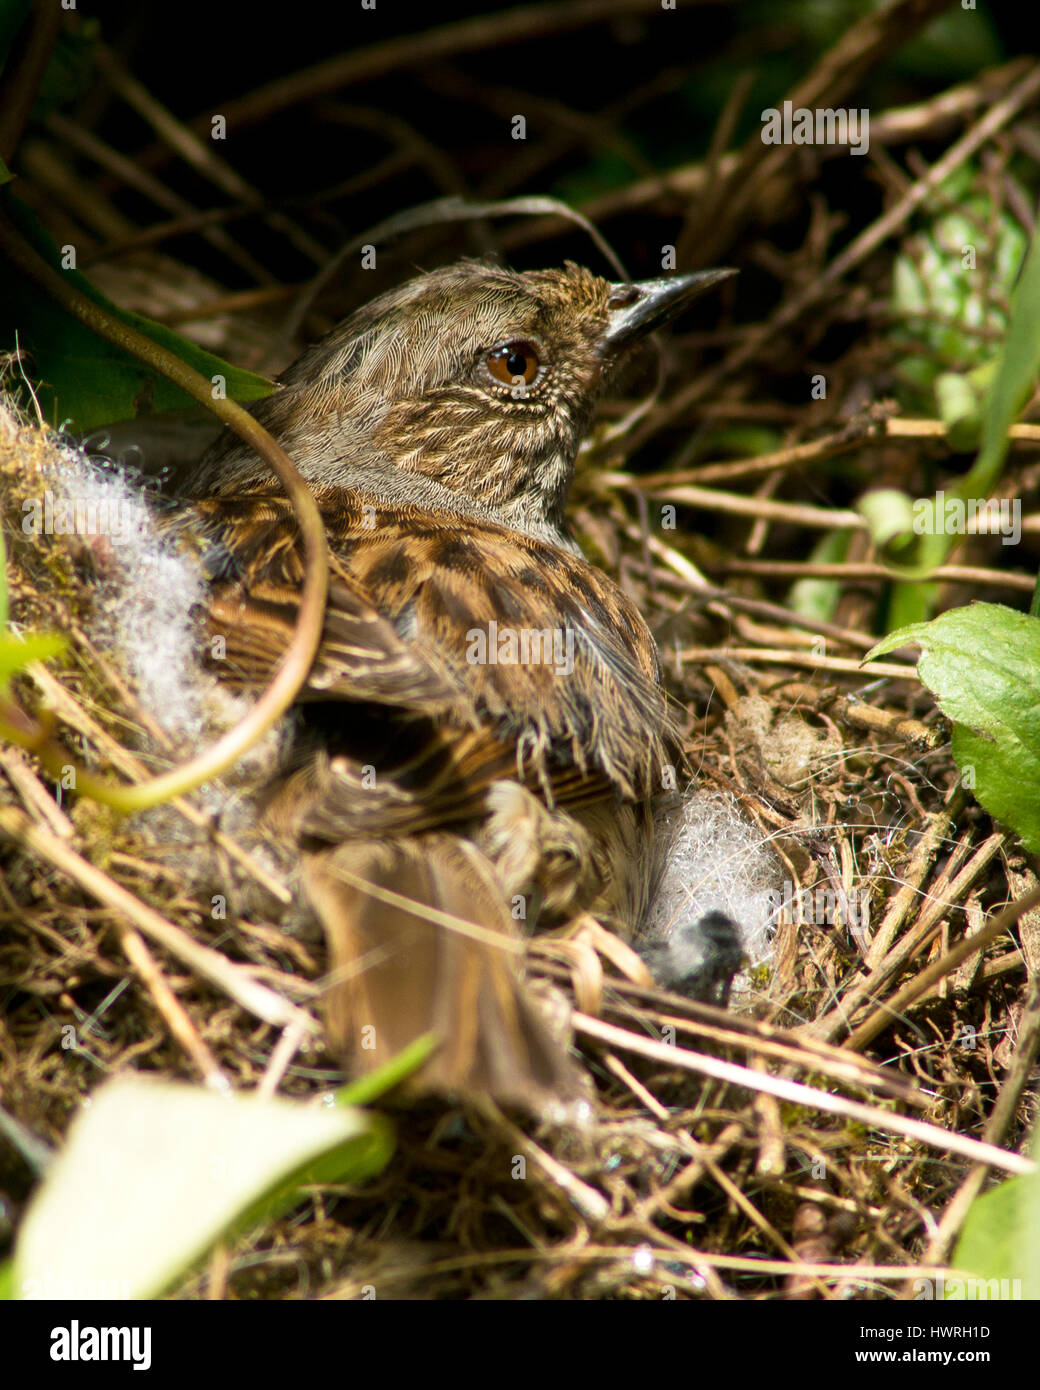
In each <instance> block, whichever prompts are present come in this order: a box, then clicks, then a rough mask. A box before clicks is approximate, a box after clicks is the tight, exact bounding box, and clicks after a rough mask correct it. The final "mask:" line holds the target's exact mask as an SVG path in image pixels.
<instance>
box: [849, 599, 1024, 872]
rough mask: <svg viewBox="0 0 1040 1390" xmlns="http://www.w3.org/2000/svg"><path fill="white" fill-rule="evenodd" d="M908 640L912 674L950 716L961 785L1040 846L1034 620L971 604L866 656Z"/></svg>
mask: <svg viewBox="0 0 1040 1390" xmlns="http://www.w3.org/2000/svg"><path fill="white" fill-rule="evenodd" d="M911 642H913V643H916V644H917V645H919V646H920V648H921V658H920V661H919V662H918V666H917V671H918V675H919V676H920V677H921V680H922V681H924V683H925V685H927V686H928V688H929V690H931V691H932V693H933V694H934V696H935V698H936V700H937V701H938V703H939V706H940V708H941V709H942V710H943V712H944V713H945V714H947V715H948V716H949V717H950V718H951V719H952V720H953V721H954V731H953V755H954V757H955V758H956V760H957V766H958V767H959V768H960V770H961V775H962V777H963V779H964V783H965V786H967V787H969V788H970V789H971V790H972V791H973V793H974V795H975V797H976V798H977V799H978V801H979V802H980V803H981V804H982V805H983V806H984V807H985V808H986V810H987V811H988V812H989V813H990V815H992V816H995V817H996V819H997V820H1001V821H1003V822H1005V824H1007V825H1009V826H1011V828H1012V829H1013V830H1014V831H1015V833H1016V834H1017V835H1019V836H1020V837H1021V839H1022V841H1023V843H1024V844H1025V845H1027V846H1028V848H1030V849H1031V850H1033V851H1034V852H1036V851H1040V794H1038V793H1040V694H1038V692H1040V619H1037V618H1034V617H1030V616H1029V615H1028V614H1025V613H1019V612H1016V611H1015V609H1013V608H1005V607H1004V606H1003V605H1002V604H997V603H972V604H970V605H969V606H968V607H966V608H951V609H950V610H949V611H948V612H946V613H942V614H940V615H939V617H938V618H935V619H933V620H932V622H930V623H914V624H912V625H911V626H909V627H903V628H899V629H897V631H895V632H892V633H890V634H889V635H888V636H887V637H886V638H885V639H884V640H883V641H882V642H879V643H878V645H877V646H876V647H875V648H874V649H873V650H872V651H871V652H870V653H869V654H868V657H867V659H868V660H869V659H871V658H873V657H875V656H881V655H883V654H884V653H885V652H890V651H892V650H894V648H896V647H901V646H904V645H906V644H907V643H911Z"/></svg>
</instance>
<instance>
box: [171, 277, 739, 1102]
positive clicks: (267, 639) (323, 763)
mask: <svg viewBox="0 0 1040 1390" xmlns="http://www.w3.org/2000/svg"><path fill="white" fill-rule="evenodd" d="M731 273H732V272H730V271H708V272H705V273H703V274H695V275H682V276H676V277H674V278H671V279H661V280H653V281H648V282H645V283H642V284H611V283H609V282H608V281H606V280H603V279H600V278H599V277H597V276H595V275H593V274H591V273H590V272H589V271H588V270H585V269H582V268H581V267H579V266H576V265H573V264H567V265H566V266H565V268H564V269H562V270H544V271H537V272H530V273H526V274H518V273H514V272H511V271H508V270H503V269H499V268H496V267H494V266H490V265H487V264H482V263H472V262H464V263H460V264H457V265H451V266H447V267H445V268H443V269H440V270H436V271H433V272H431V273H429V274H425V275H421V276H419V277H418V278H417V279H414V280H412V281H410V282H409V283H407V284H405V285H402V286H401V287H400V288H398V289H396V290H393V291H391V292H390V293H388V294H384V295H382V296H380V297H379V298H378V299H375V300H373V301H372V302H371V303H370V304H368V305H366V306H365V307H364V308H362V309H359V310H358V311H357V312H356V313H355V314H353V315H352V316H351V317H350V318H349V319H347V320H346V321H345V322H344V323H343V324H341V325H340V326H339V327H338V328H337V329H335V330H334V332H332V333H331V334H330V335H329V336H328V337H327V338H325V339H324V340H323V341H322V342H320V343H318V344H316V345H315V346H313V347H311V348H310V349H309V350H308V351H307V352H305V353H304V354H303V356H302V357H301V358H300V359H299V360H298V361H297V362H296V363H295V365H294V366H293V367H291V368H290V369H289V371H288V372H287V373H286V374H285V376H284V379H283V384H282V389H281V390H280V391H279V392H277V393H276V394H275V395H273V396H271V397H269V398H268V399H267V400H265V401H263V402H262V403H261V404H259V405H258V406H257V407H256V409H255V414H256V415H257V417H258V419H259V420H260V421H261V423H262V424H263V425H265V426H266V428H267V429H268V430H269V431H270V432H271V433H272V434H273V435H274V436H275V438H276V439H277V440H278V441H279V442H280V443H281V445H282V446H283V447H284V448H285V449H286V450H287V452H288V453H289V455H290V456H291V457H292V458H293V460H294V461H295V463H296V465H297V467H298V468H299V469H300V471H301V472H302V473H303V474H304V476H305V477H306V478H307V479H308V480H309V482H310V484H311V486H312V488H313V491H314V494H315V496H316V498H317V500H318V503H319V506H320V508H321V511H322V513H323V516H324V519H325V525H326V528H327V537H328V544H329V550H330V554H331V566H332V582H331V588H330V595H329V604H328V610H327V614H326V619H325V628H324V635H323V639H322V643H321V648H320V650H319V653H318V656H317V658H316V660H315V662H314V665H313V668H312V670H311V672H310V676H309V678H308V681H307V683H306V685H305V687H304V689H303V690H302V691H301V692H300V695H299V698H298V708H297V716H298V727H297V731H296V734H295V741H294V748H293V753H292V757H291V760H290V763H289V765H288V766H287V767H286V768H285V769H284V770H283V772H282V773H281V775H280V776H279V778H278V779H277V782H276V783H275V784H273V785H272V786H271V787H270V788H269V789H268V791H267V794H266V797H265V802H264V816H265V818H266V824H267V826H268V827H269V828H270V830H271V832H272V833H274V834H277V835H280V836H284V837H288V838H289V839H290V841H291V842H292V843H293V844H294V845H295V846H298V848H299V850H300V852H301V855H302V858H303V870H302V872H303V882H304V885H305V891H306V893H307V896H308V898H309V900H310V902H311V904H312V905H313V907H314V909H315V911H316V912H317V914H318V916H319V917H320V919H321V921H322V923H323V925H324V929H325V932H326V936H327V939H328V943H329V948H330V958H331V962H332V966H333V969H334V978H336V979H337V980H338V983H335V984H334V985H333V987H332V989H331V994H330V1000H329V1010H328V1014H329V1028H330V1033H331V1036H332V1039H333V1041H334V1043H335V1044H336V1045H337V1046H338V1047H340V1048H341V1049H342V1050H344V1051H345V1052H346V1053H348V1054H349V1056H350V1057H351V1059H352V1063H353V1066H354V1067H355V1068H358V1069H368V1068H371V1067H372V1066H375V1065H377V1064H380V1063H382V1062H383V1061H385V1060H386V1059H387V1058H388V1057H390V1056H392V1055H393V1054H394V1053H396V1052H397V1051H398V1050H399V1049H401V1048H402V1047H403V1046H405V1045H406V1044H407V1043H409V1042H411V1041H413V1040H414V1039H415V1038H417V1037H418V1036H420V1035H422V1034H425V1033H428V1032H432V1033H433V1034H434V1035H435V1037H436V1039H437V1040H438V1044H439V1045H438V1047H437V1050H436V1051H435V1053H434V1054H433V1056H432V1057H431V1058H430V1060H429V1061H428V1062H427V1064H426V1066H425V1068H424V1069H423V1072H422V1074H421V1077H420V1081H421V1084H422V1085H423V1086H425V1087H428V1088H435V1089H438V1090H443V1091H448V1092H473V1091H488V1092H490V1093H491V1094H493V1095H495V1096H496V1097H498V1098H500V1099H503V1100H509V1101H517V1102H520V1103H522V1104H525V1105H527V1106H531V1107H535V1108H542V1107H543V1106H544V1105H545V1103H546V1102H547V1101H548V1100H549V1099H550V1098H552V1097H562V1096H567V1095H571V1094H573V1092H574V1079H575V1072H574V1070H573V1068H572V1065H571V1063H570V1061H569V1059H568V1058H567V1056H566V1054H565V1052H564V1050H563V1048H562V1046H561V1045H560V1043H559V1042H557V1041H556V1039H555V1038H554V1036H553V1035H552V1033H551V1032H550V1030H549V1028H548V1027H547V1025H546V1023H545V1021H544V1020H543V1018H542V1015H541V1013H540V1010H539V1007H538V1006H537V1004H536V1002H535V1000H534V999H533V998H532V997H531V995H530V993H529V990H528V988H527V987H526V986H525V985H524V984H523V982H522V979H521V975H520V969H519V960H518V953H517V950H516V943H517V941H518V940H520V939H522V937H523V935H524V934H525V933H529V932H531V931H532V930H534V929H535V928H537V929H539V930H542V929H544V928H551V927H564V926H566V925H567V924H568V923H569V922H573V921H574V920H575V919H577V918H579V917H580V916H581V915H582V914H585V913H590V914H592V916H593V917H594V918H595V919H596V920H598V921H599V922H600V923H601V924H603V925H604V926H605V927H607V928H609V929H610V930H612V931H614V932H616V933H617V934H619V935H620V936H622V937H624V938H631V937H632V936H633V934H634V933H636V932H637V931H638V928H639V924H640V921H641V919H642V917H643V915H644V914H645V912H646V910H647V908H648V906H649V902H650V898H651V895H652V892H653V888H654V877H655V864H656V862H657V858H658V856H657V855H655V851H654V844H653V827H654V814H653V811H654V802H655V798H656V797H658V796H659V795H660V793H661V792H662V789H663V788H665V787H668V786H673V787H674V786H675V773H676V770H677V769H681V765H682V754H681V750H680V745H679V740H678V737H677V734H676V729H675V727H674V725H673V721H672V717H671V715H670V713H669V709H668V705H667V703H666V700H665V697H664V695H663V693H662V691H661V688H660V668H659V663H658V655H657V650H656V647H655V644H654V641H653V638H652V636H651V634H650V631H649V629H648V627H647V625H646V623H645V621H644V620H643V617H642V615H641V614H640V612H639V610H638V608H637V607H636V605H635V604H634V603H633V602H632V601H631V599H629V598H628V597H627V596H626V595H625V594H624V593H623V592H622V591H621V590H620V589H619V588H618V587H617V585H616V584H614V583H613V581H612V580H610V579H609V578H608V577H607V576H606V575H605V574H603V573H602V572H601V571H600V570H598V569H596V568H595V567H594V566H592V565H590V564H589V563H588V561H586V560H585V559H584V558H583V557H582V555H581V553H580V551H579V550H578V547H577V545H576V544H575V542H574V540H573V538H572V537H571V535H570V533H569V531H568V529H567V524H566V520H565V516H564V508H565V505H566V502H567V494H568V489H569V487H570V484H571V479H572V476H573V472H574V463H575V458H576V455H577V452H578V447H579V445H580V443H581V440H582V437H583V435H584V433H585V431H586V429H587V426H588V423H589V420H590V416H591V413H592V409H593V406H594V404H595V402H596V400H597V398H598V397H599V395H600V394H601V392H602V391H603V390H604V388H605V386H606V385H607V384H608V383H609V381H610V379H611V377H612V375H613V374H614V371H615V368H616V367H617V365H618V364H619V362H620V361H621V360H622V359H623V358H624V357H625V355H626V354H627V352H628V350H629V348H630V347H631V346H632V344H634V343H635V342H636V341H637V340H639V339H642V338H643V337H645V335H646V334H648V333H650V332H651V331H653V330H654V329H655V328H657V327H659V326H660V325H662V324H664V323H665V322H667V321H668V320H670V319H671V318H673V317H674V316H675V315H676V314H678V313H679V312H680V311H681V310H682V309H684V308H685V307H686V305H687V304H689V303H690V301H691V300H692V299H693V298H694V297H695V296H696V295H698V294H700V293H702V292H703V291H704V290H706V289H707V288H709V287H710V286H711V285H714V284H715V283H717V282H718V281H719V280H720V279H722V278H725V277H726V276H727V275H729V274H731ZM192 491H193V493H194V495H195V497H196V498H199V499H200V500H198V501H196V502H195V503H194V504H193V515H194V518H195V521H196V524H197V526H198V527H199V529H200V530H201V532H202V534H203V536H204V541H205V562H206V564H207V567H208V571H209V574H210V576H211V580H212V589H211V600H210V606H209V624H210V628H211V630H212V632H213V633H214V634H219V635H220V636H222V637H223V638H224V639H225V642H226V656H225V658H224V659H223V660H222V661H220V662H218V663H216V669H217V671H218V674H219V675H220V676H221V678H222V679H223V680H224V681H226V682H227V683H229V685H231V686H232V687H237V688H240V689H254V688H257V687H259V686H261V685H262V684H264V683H265V682H266V681H267V680H268V679H269V678H270V675H271V673H272V671H273V670H274V668H275V667H276V666H277V664H278V662H279V660H280V657H281V654H282V652H283V650H284V647H285V644H286V642H287V640H288V636H289V633H290V631H291V629H292V626H293V622H294V618H295V613H296V606H297V602H298V597H299V592H300V586H301V582H302V579H303V566H302V561H301V549H300V543H299V537H298V533H297V529H296V525H295V522H294V520H293V516H292V512H291V510H290V508H289V505H288V503H287V501H286V500H285V499H284V497H283V496H282V495H280V489H279V486H278V485H277V484H276V483H273V482H271V481H269V478H268V476H267V475H266V474H265V468H264V466H263V465H262V464H261V462H260V461H259V459H258V458H257V457H256V456H255V455H253V454H252V453H250V452H249V450H248V449H247V448H246V447H245V446H244V445H242V444H241V442H240V441H239V440H238V439H237V437H233V436H228V437H226V438H222V439H221V440H220V441H219V442H218V443H217V445H215V446H214V448H213V449H211V450H210V451H209V453H208V454H207V455H206V456H205V457H204V459H203V460H202V463H201V466H200V469H199V471H198V474H197V476H196V478H195V479H194V481H193V484H192Z"/></svg>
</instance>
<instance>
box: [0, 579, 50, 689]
mask: <svg viewBox="0 0 1040 1390" xmlns="http://www.w3.org/2000/svg"><path fill="white" fill-rule="evenodd" d="M5 602H6V595H5ZM65 646H66V642H65V638H64V637H62V635H61V633H59V632H27V633H26V634H25V636H24V637H16V636H15V634H14V633H13V632H4V633H0V691H4V690H6V689H7V687H8V685H9V683H10V680H11V677H12V676H16V675H17V674H18V672H19V671H24V670H25V668H26V666H28V665H29V664H30V662H33V661H49V660H50V659H51V657H52V656H58V655H59V654H60V653H61V652H63V651H64V650H65Z"/></svg>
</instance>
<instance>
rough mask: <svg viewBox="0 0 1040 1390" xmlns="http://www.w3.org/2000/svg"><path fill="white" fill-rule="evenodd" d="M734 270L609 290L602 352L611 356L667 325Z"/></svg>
mask: <svg viewBox="0 0 1040 1390" xmlns="http://www.w3.org/2000/svg"><path fill="white" fill-rule="evenodd" d="M736 273H737V272H736V271H735V270H698V271H695V272H694V274H692V275H669V276H667V277H662V279H660V280H639V281H637V282H636V283H635V284H629V285H625V284H618V285H613V286H612V287H611V293H610V299H609V300H608V301H607V311H608V315H609V317H608V322H607V331H606V332H605V333H604V335H603V341H602V350H603V351H604V352H605V353H609V354H611V355H613V354H614V353H616V352H619V351H621V350H623V349H624V348H627V347H629V346H630V345H631V344H632V343H634V342H636V340H637V339H639V338H645V337H646V336H647V334H648V333H653V332H654V330H655V329H657V328H661V327H663V325H664V324H666V323H670V322H671V320H672V319H674V318H677V317H678V315H679V314H681V313H682V311H683V310H684V309H685V308H686V306H687V305H688V304H690V303H691V302H692V301H693V300H694V299H696V298H697V296H698V295H700V294H703V293H704V292H705V290H710V289H711V288H712V286H713V285H719V284H721V283H722V281H723V280H728V279H729V278H730V277H731V276H733V275H736Z"/></svg>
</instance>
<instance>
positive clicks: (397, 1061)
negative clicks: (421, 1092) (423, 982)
mask: <svg viewBox="0 0 1040 1390" xmlns="http://www.w3.org/2000/svg"><path fill="white" fill-rule="evenodd" d="M436 1044H437V1037H436V1034H434V1033H424V1034H423V1035H422V1037H419V1038H416V1039H415V1041H414V1042H411V1043H409V1044H408V1046H407V1047H403V1048H402V1049H401V1051H400V1052H399V1053H398V1054H397V1056H396V1057H391V1058H390V1060H389V1062H384V1063H383V1065H382V1066H381V1067H377V1068H376V1070H375V1071H372V1072H368V1073H367V1074H366V1075H364V1076H359V1077H357V1079H356V1080H354V1081H351V1082H350V1083H349V1084H348V1085H346V1086H342V1087H340V1089H339V1090H338V1091H337V1092H336V1104H337V1105H371V1104H372V1102H373V1101H374V1100H378V1099H379V1098H380V1096H384V1095H385V1094H386V1093H387V1091H392V1090H393V1089H394V1087H395V1086H400V1084H401V1082H402V1081H406V1080H407V1079H408V1077H409V1076H411V1075H412V1073H413V1072H416V1071H418V1070H419V1068H420V1067H421V1066H422V1064H423V1063H424V1062H425V1061H426V1059H427V1058H428V1057H429V1056H430V1053H431V1052H433V1050H434V1047H435V1046H436Z"/></svg>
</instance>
